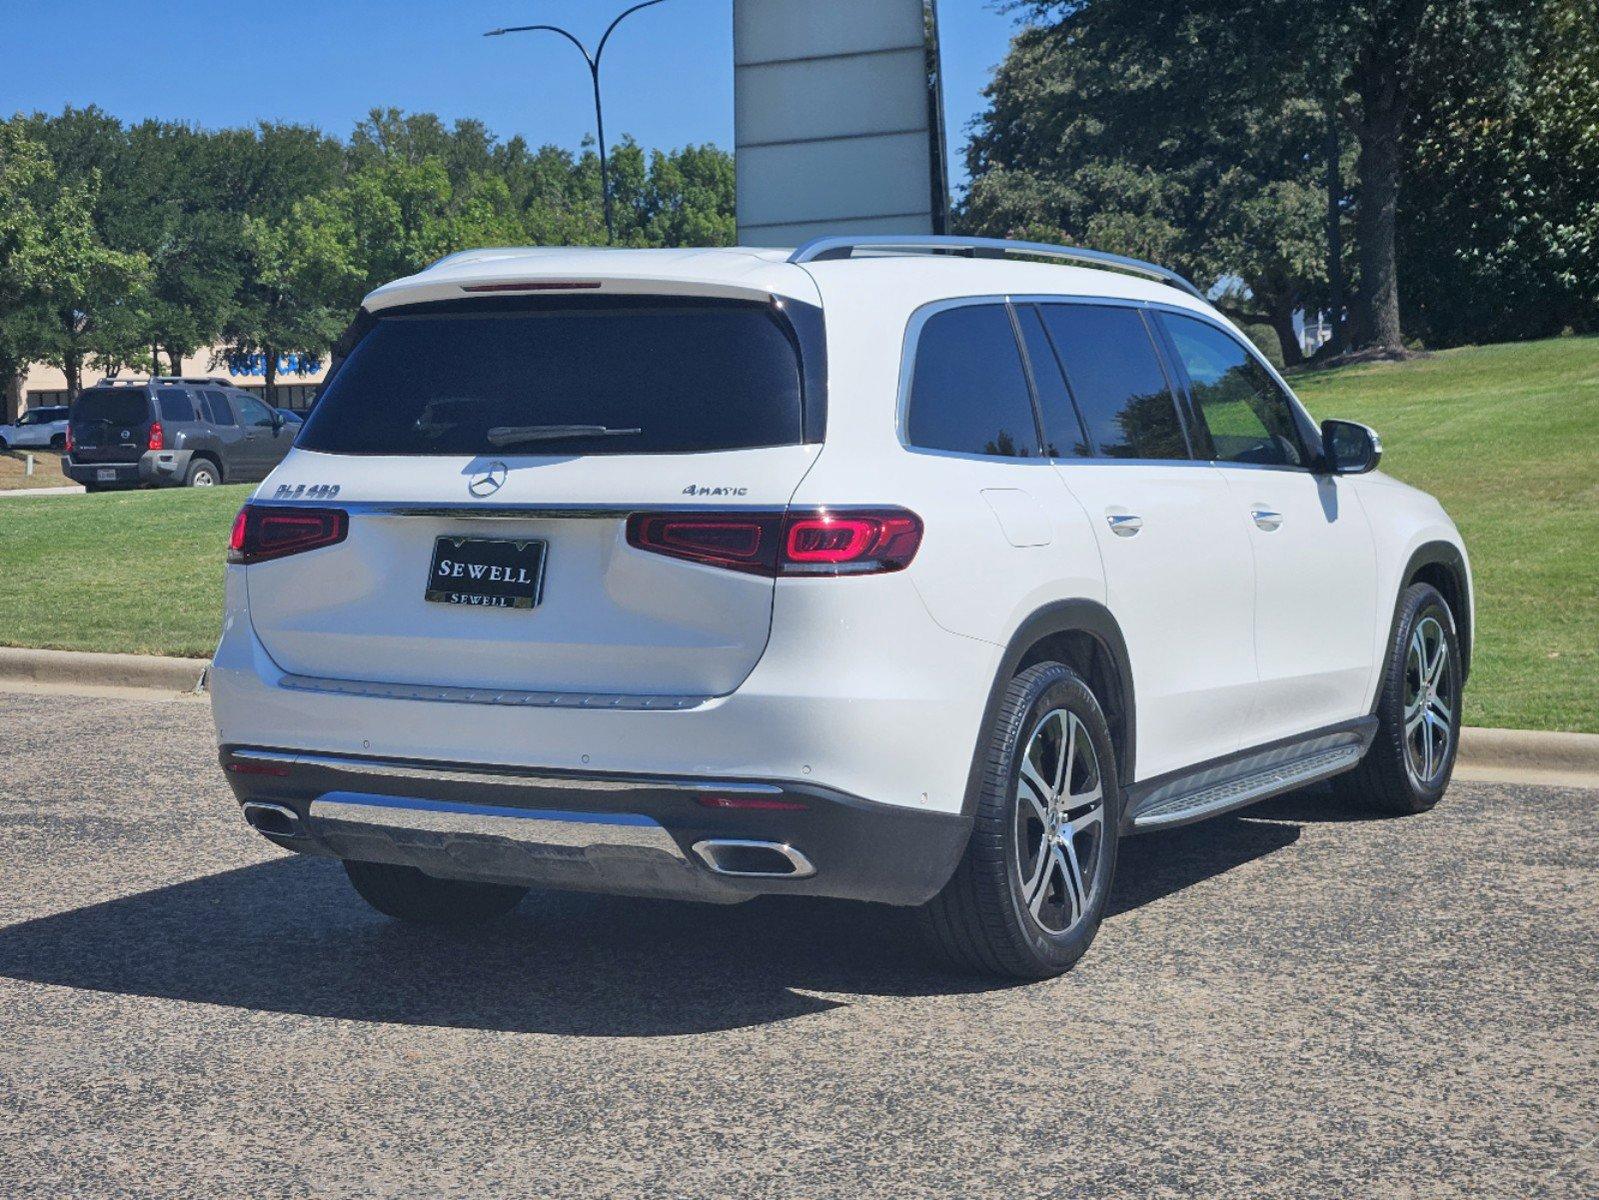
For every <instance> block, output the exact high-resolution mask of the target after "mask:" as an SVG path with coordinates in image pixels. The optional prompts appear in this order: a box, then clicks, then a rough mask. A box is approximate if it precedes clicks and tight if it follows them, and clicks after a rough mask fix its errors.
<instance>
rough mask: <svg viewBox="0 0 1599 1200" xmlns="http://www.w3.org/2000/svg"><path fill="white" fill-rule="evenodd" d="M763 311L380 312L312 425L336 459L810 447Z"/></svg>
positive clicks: (523, 304)
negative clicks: (350, 456) (348, 456)
mask: <svg viewBox="0 0 1599 1200" xmlns="http://www.w3.org/2000/svg"><path fill="white" fill-rule="evenodd" d="M803 403H804V396H803V388H802V384H801V363H800V357H799V353H798V351H797V349H796V346H795V342H794V341H793V340H792V336H791V334H790V332H789V328H788V326H787V323H786V322H785V321H784V320H782V319H781V318H780V317H779V316H778V314H777V313H776V312H774V310H773V308H772V306H771V305H768V304H760V303H753V302H748V301H734V300H715V301H712V300H683V299H679V298H676V297H670V298H669V297H641V298H636V299H635V298H628V297H606V298H604V299H596V300H595V301H594V302H591V303H584V302H582V301H574V300H572V299H569V298H563V299H561V300H559V301H554V300H551V301H547V302H544V303H538V302H533V301H519V302H516V303H515V304H509V305H499V306H496V305H494V304H492V303H483V302H479V303H476V304H468V305H457V306H451V307H444V308H441V307H440V306H424V307H418V308H417V309H414V310H410V311H401V312H396V313H391V314H379V315H378V318H377V320H376V322H375V324H374V325H373V327H372V329H371V330H370V331H369V332H368V333H367V334H366V336H365V337H364V338H362V339H361V341H360V342H359V343H358V344H357V346H356V347H355V349H354V350H353V351H352V352H351V354H350V356H349V358H347V359H346V360H345V362H344V363H343V365H342V366H341V367H340V368H339V371H338V373H337V374H336V375H335V376H334V377H333V379H332V380H331V381H329V382H328V383H327V385H326V386H325V387H324V389H323V392H322V394H321V396H320V398H319V399H318V401H317V405H316V407H315V408H314V409H313V410H312V411H311V412H310V414H309V415H308V416H307V417H306V422H305V428H304V431H303V432H302V433H301V435H300V438H299V444H300V445H301V446H304V447H306V448H308V449H312V450H323V451H328V452H331V453H335V454H401V455H426V454H440V455H482V454H501V455H510V454H527V455H590V454H685V453H697V452H704V451H715V450H741V449H749V448H754V447H758V446H788V445H797V444H799V443H800V442H802V441H804V428H803V411H802V405H803Z"/></svg>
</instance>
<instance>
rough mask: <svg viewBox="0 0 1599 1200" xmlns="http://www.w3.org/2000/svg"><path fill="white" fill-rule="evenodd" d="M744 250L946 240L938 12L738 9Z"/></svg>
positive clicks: (898, 7) (914, 0)
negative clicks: (903, 238) (855, 239)
mask: <svg viewBox="0 0 1599 1200" xmlns="http://www.w3.org/2000/svg"><path fill="white" fill-rule="evenodd" d="M733 79H734V122H733V136H734V147H735V155H736V161H737V169H738V234H739V242H740V244H742V245H754V246H792V245H795V244H797V243H799V242H802V241H804V240H806V239H807V238H811V237H816V236H820V235H823V234H836V233H908V234H927V233H943V232H945V227H946V225H947V222H948V216H949V189H948V183H947V179H946V175H945V162H944V120H943V96H942V87H941V84H940V78H939V58H938V17H937V9H936V0H870V2H863V0H805V2H804V3H796V2H795V0H734V5H733Z"/></svg>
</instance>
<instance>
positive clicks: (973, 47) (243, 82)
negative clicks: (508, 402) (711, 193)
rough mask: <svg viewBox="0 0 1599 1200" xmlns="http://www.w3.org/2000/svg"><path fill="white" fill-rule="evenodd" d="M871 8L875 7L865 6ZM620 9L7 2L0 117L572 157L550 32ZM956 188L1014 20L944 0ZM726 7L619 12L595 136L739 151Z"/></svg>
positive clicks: (538, 4) (347, 0)
mask: <svg viewBox="0 0 1599 1200" xmlns="http://www.w3.org/2000/svg"><path fill="white" fill-rule="evenodd" d="M862 2H870V0H862ZM625 6H626V0H432V2H426V0H388V2H386V3H385V2H381V0H319V2H312V0H272V2H271V3H261V2H259V0H246V2H245V3H239V2H237V0H234V2H231V3H229V2H224V0H161V2H157V0H0V62H3V63H5V67H4V68H3V69H0V115H9V114H10V113H12V112H15V111H17V110H25V111H31V110H34V109H43V110H45V111H47V112H55V111H59V110H60V109H61V107H62V106H63V105H66V104H74V105H79V106H84V105H89V104H97V105H99V106H100V107H101V108H104V109H106V110H107V111H109V112H111V113H114V114H115V115H117V116H119V117H122V118H123V119H125V120H138V119H142V118H144V117H162V118H168V119H178V120H186V121H194V122H198V123H199V124H201V125H205V126H210V127H216V126H226V125H243V124H249V123H252V122H254V121H257V120H263V119H272V120H284V121H300V122H309V123H312V124H315V125H319V126H321V127H322V128H324V129H326V130H328V131H329V132H332V133H337V134H340V135H345V134H348V133H349V131H350V128H351V127H352V126H353V125H354V124H355V122H356V121H357V120H359V119H360V118H361V117H362V116H364V115H365V113H366V112H367V110H368V109H370V108H373V107H379V106H382V107H386V106H390V105H393V106H396V107H399V108H404V109H408V110H418V111H420V110H425V111H432V112H436V113H439V114H440V115H441V116H443V117H444V118H445V119H447V120H453V119H454V118H457V117H477V118H480V119H481V120H483V121H484V122H485V123H486V124H487V125H488V127H489V128H490V129H492V130H494V131H495V132H496V133H498V134H500V135H501V136H502V137H509V136H510V135H512V134H516V133H520V134H522V135H523V136H524V137H526V138H527V139H528V140H529V141H531V142H533V143H534V144H535V145H539V144H543V143H546V142H554V143H556V144H557V145H562V146H574V147H575V146H576V145H577V144H578V142H579V141H580V140H581V138H582V137H583V135H584V133H586V132H587V131H588V130H589V129H590V128H591V126H592V123H593V104H592V100H591V96H590V92H589V90H588V88H589V84H588V73H587V69H586V68H585V67H584V65H583V61H582V59H581V58H580V57H579V56H578V53H577V51H576V50H574V49H573V48H572V47H570V46H569V45H567V44H566V43H565V42H563V41H561V40H560V39H559V38H556V37H553V36H550V35H529V34H521V35H517V36H516V37H506V38H496V39H484V38H483V37H482V36H480V35H481V34H482V33H483V31H484V30H487V29H492V28H494V27H496V26H500V25H523V24H531V23H534V22H540V21H549V22H554V23H557V24H561V25H565V26H567V27H568V28H571V29H572V30H573V31H574V32H577V33H579V34H580V35H581V36H583V37H584V38H585V40H587V41H590V42H592V41H593V39H595V38H597V37H598V35H599V33H600V32H601V31H602V30H603V29H604V27H605V24H606V22H607V21H608V20H609V18H610V17H611V16H613V15H614V14H615V13H617V12H619V11H621V9H622V8H623V7H625ZM939 17H940V21H941V22H942V26H943V30H942V31H943V44H944V72H945V104H946V107H947V113H946V121H947V124H948V127H949V133H950V145H951V159H952V162H951V166H952V178H953V179H954V180H956V181H957V182H960V181H961V180H963V179H964V171H963V169H962V164H961V155H960V149H961V146H962V144H963V143H964V136H963V134H962V130H963V129H964V127H965V125H966V123H967V122H968V121H969V120H970V119H971V117H972V115H973V114H974V113H975V112H977V111H978V109H979V108H980V107H981V104H982V96H981V91H982V88H983V86H984V84H985V83H986V82H987V80H988V77H989V73H990V72H991V71H992V69H993V67H994V65H995V64H996V63H998V62H999V61H1000V59H1001V58H1003V57H1004V54H1005V48H1006V46H1007V45H1008V43H1009V39H1010V35H1011V32H1012V30H1013V27H1014V21H1013V19H1012V18H1011V17H1009V16H1007V15H1006V14H1004V13H1002V12H999V11H996V10H995V8H994V7H993V6H992V0H941V2H940V4H939ZM732 40H733V39H732V0H668V2H667V3H665V4H662V5H659V6H657V7H655V8H652V9H647V10H645V11H644V12H641V13H638V14H636V15H635V16H633V17H631V18H629V20H628V23H627V24H626V25H624V26H623V27H622V28H621V29H620V30H619V31H618V32H617V34H616V36H615V37H614V38H613V39H612V42H611V46H610V48H609V49H608V50H607V51H606V56H605V76H606V78H605V110H606V111H605V115H606V130H607V133H608V135H609V136H610V137H611V138H613V139H614V138H615V137H617V136H619V135H621V134H623V133H631V134H632V135H633V136H634V137H636V138H637V139H638V140H639V141H640V142H642V143H643V144H644V145H646V146H662V147H665V146H675V145H681V144H683V143H685V142H705V141H710V142H715V143H717V144H719V145H721V146H725V147H728V148H731V147H732V144H733V69H732V57H733V49H732Z"/></svg>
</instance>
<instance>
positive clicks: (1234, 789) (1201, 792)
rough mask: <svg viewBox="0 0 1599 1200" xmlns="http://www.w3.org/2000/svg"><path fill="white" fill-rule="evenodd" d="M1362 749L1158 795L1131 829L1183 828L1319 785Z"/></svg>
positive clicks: (1311, 757)
mask: <svg viewBox="0 0 1599 1200" xmlns="http://www.w3.org/2000/svg"><path fill="white" fill-rule="evenodd" d="M1365 749H1366V747H1365V744H1364V743H1357V744H1354V745H1343V746H1336V747H1334V748H1332V749H1330V750H1319V751H1317V752H1315V753H1312V754H1309V755H1306V756H1304V757H1302V758H1296V759H1292V760H1290V761H1289V762H1283V763H1277V764H1275V765H1273V766H1269V767H1265V768H1263V769H1261V770H1257V771H1253V772H1251V773H1249V774H1247V775H1242V776H1239V777H1237V778H1234V779H1229V780H1228V781H1227V782H1225V783H1213V784H1210V785H1208V786H1202V787H1200V788H1199V789H1198V790H1196V791H1183V792H1179V793H1178V794H1177V795H1174V796H1163V797H1162V796H1158V794H1157V798H1156V799H1155V802H1154V803H1153V804H1150V805H1148V807H1146V808H1143V809H1141V810H1135V811H1134V813H1133V828H1134V829H1140V830H1142V829H1168V828H1170V827H1172V826H1174V825H1186V824H1188V823H1189V822H1190V821H1198V820H1202V819H1203V818H1205V817H1214V816H1217V815H1218V814H1220V813H1224V812H1227V811H1229V810H1231V809H1234V808H1242V807H1244V805H1246V804H1253V803H1255V802H1256V801H1257V800H1264V799H1266V798H1267V797H1268V796H1275V795H1277V794H1278V793H1279V792H1287V791H1292V790H1293V789H1294V788H1297V787H1304V786H1305V785H1306V784H1310V783H1318V782H1320V781H1321V780H1323V779H1328V778H1331V777H1332V776H1334V775H1337V774H1340V773H1341V772H1343V771H1347V770H1348V769H1349V768H1351V767H1353V766H1354V765H1355V764H1356V763H1358V762H1359V761H1360V757H1361V755H1362V754H1364V753H1365Z"/></svg>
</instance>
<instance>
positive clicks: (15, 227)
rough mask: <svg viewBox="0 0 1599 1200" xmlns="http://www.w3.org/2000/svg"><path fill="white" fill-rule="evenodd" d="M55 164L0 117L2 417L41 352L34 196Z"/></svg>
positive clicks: (38, 222)
mask: <svg viewBox="0 0 1599 1200" xmlns="http://www.w3.org/2000/svg"><path fill="white" fill-rule="evenodd" d="M53 176H54V169H53V167H52V166H51V164H50V160H49V158H48V156H47V155H46V153H45V148H44V146H42V145H41V144H40V143H38V142H36V141H34V140H32V139H31V138H29V137H28V136H27V133H26V131H25V130H24V128H23V126H22V123H21V122H20V121H16V120H12V121H6V122H0V418H4V419H6V420H9V419H10V418H11V415H12V414H11V412H10V411H9V407H10V403H11V396H12V392H13V391H14V390H15V388H16V385H17V381H18V380H19V379H20V378H21V375H22V372H23V370H24V369H25V368H26V367H27V365H28V363H29V362H30V361H31V360H32V359H34V358H36V357H37V356H38V355H39V354H41V353H42V352H43V347H44V342H45V329H46V325H45V320H44V313H43V283H44V279H45V270H46V259H47V254H48V251H47V246H46V242H47V234H46V231H45V224H44V220H43V218H42V217H41V216H40V214H39V212H38V210H37V209H36V208H35V207H34V203H33V196H34V194H35V193H36V192H37V191H38V190H39V188H40V185H41V183H43V182H46V181H48V180H50V179H51V178H53Z"/></svg>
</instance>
